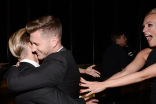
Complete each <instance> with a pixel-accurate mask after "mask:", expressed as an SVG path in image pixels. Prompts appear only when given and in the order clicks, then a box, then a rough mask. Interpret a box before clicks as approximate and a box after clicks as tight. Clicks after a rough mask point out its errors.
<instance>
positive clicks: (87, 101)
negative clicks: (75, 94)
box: [84, 97, 99, 104]
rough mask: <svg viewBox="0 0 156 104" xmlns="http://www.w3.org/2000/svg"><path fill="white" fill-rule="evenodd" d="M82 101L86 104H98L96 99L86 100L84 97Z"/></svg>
mask: <svg viewBox="0 0 156 104" xmlns="http://www.w3.org/2000/svg"><path fill="white" fill-rule="evenodd" d="M84 99H85V101H86V104H98V102H99V101H98V100H97V99H92V98H88V97H86V98H84Z"/></svg>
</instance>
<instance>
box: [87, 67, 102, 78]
mask: <svg viewBox="0 0 156 104" xmlns="http://www.w3.org/2000/svg"><path fill="white" fill-rule="evenodd" d="M94 66H95V65H92V66H89V67H88V68H87V69H86V70H85V73H86V74H88V75H91V76H93V77H100V74H101V73H100V72H98V71H97V70H95V69H93V67H94Z"/></svg>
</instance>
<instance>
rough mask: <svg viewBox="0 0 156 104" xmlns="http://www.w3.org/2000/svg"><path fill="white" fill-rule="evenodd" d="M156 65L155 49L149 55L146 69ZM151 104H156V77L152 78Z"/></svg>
mask: <svg viewBox="0 0 156 104" xmlns="http://www.w3.org/2000/svg"><path fill="white" fill-rule="evenodd" d="M155 63H156V48H154V49H153V50H152V51H151V53H150V54H149V56H148V58H147V61H146V67H148V66H150V65H152V64H155ZM155 71H156V68H155ZM150 99H151V104H156V77H154V78H151V97H150Z"/></svg>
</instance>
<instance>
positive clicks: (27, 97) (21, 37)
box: [5, 28, 84, 104]
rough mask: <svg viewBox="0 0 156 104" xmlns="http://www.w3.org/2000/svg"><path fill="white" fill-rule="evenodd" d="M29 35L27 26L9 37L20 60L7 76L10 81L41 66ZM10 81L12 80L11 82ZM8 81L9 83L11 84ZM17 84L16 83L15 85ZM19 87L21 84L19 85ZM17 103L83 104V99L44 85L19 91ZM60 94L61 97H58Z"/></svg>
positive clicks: (13, 52)
mask: <svg viewBox="0 0 156 104" xmlns="http://www.w3.org/2000/svg"><path fill="white" fill-rule="evenodd" d="M29 41H30V40H29V36H28V35H27V33H26V30H25V28H23V29H20V30H19V31H17V32H16V33H14V34H13V35H12V36H11V37H10V38H9V49H10V51H11V53H12V55H13V56H14V57H16V58H17V59H18V60H19V61H20V65H19V66H18V67H16V66H12V67H11V68H10V69H9V71H8V72H7V74H6V75H5V77H7V80H8V81H10V80H11V79H12V78H13V77H18V76H19V77H20V74H21V75H27V74H29V71H31V70H34V68H35V67H39V66H40V65H39V64H38V59H37V56H36V54H33V53H32V50H31V48H30V47H29V46H28V44H29ZM9 83H10V82H9ZM9 83H8V84H9ZM15 86H16V85H15ZM18 87H19V86H18ZM17 92H18V93H17V94H16V104H64V103H68V104H81V103H82V104H83V103H84V100H83V99H79V98H78V99H73V98H72V97H70V96H68V95H66V94H65V93H63V92H62V91H60V90H59V89H58V88H56V87H55V88H51V87H42V88H39V89H35V90H23V91H17ZM56 95H57V96H60V97H56Z"/></svg>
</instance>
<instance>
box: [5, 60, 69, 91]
mask: <svg viewBox="0 0 156 104" xmlns="http://www.w3.org/2000/svg"><path fill="white" fill-rule="evenodd" d="M9 70H10V71H9V73H8V78H7V82H8V88H9V89H11V90H13V91H16V92H19V91H25V90H34V89H38V88H42V87H55V86H57V85H58V84H59V83H60V82H61V81H62V79H63V77H64V74H65V72H66V66H65V63H64V62H62V61H58V60H53V61H48V62H46V63H44V64H43V65H41V66H40V67H38V68H35V69H30V70H27V71H22V72H21V69H19V68H18V67H16V66H13V67H11V68H10V69H9Z"/></svg>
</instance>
